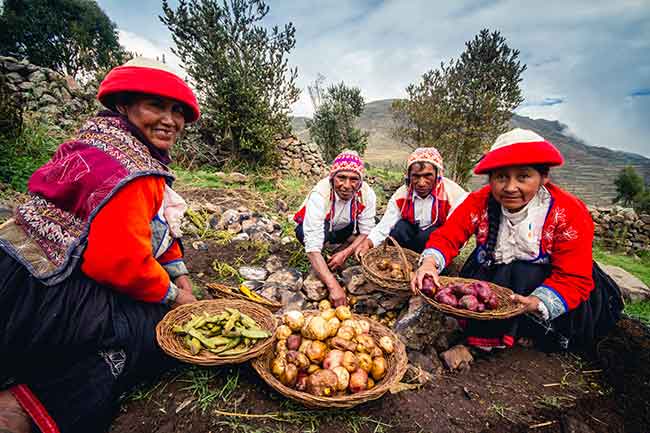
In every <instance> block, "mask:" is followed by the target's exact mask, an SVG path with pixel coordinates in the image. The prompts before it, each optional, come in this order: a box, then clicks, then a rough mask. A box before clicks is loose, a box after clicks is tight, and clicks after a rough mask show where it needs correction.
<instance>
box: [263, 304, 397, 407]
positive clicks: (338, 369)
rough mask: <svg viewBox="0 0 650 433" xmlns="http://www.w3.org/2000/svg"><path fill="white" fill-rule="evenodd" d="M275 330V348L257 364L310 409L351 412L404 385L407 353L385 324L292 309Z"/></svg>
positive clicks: (326, 310)
mask: <svg viewBox="0 0 650 433" xmlns="http://www.w3.org/2000/svg"><path fill="white" fill-rule="evenodd" d="M282 322H283V324H282V325H280V326H278V328H277V329H276V333H275V337H276V338H277V342H276V345H275V348H274V349H273V350H270V351H268V352H266V353H265V354H263V355H262V356H260V357H258V358H256V359H254V360H253V361H252V364H253V368H255V370H256V371H257V373H258V374H259V375H260V377H262V379H264V381H266V383H268V384H269V385H270V386H271V387H273V388H274V389H275V390H276V391H278V392H279V393H280V394H283V395H284V396H286V397H288V398H291V399H293V400H296V401H298V402H300V403H302V404H303V405H305V406H308V407H315V408H319V407H320V408H349V407H353V406H356V405H358V404H361V403H364V402H366V401H370V400H374V399H377V398H379V397H381V396H382V395H383V394H384V393H386V391H388V390H389V389H390V387H391V386H392V385H394V384H396V383H397V382H399V381H400V380H401V379H402V377H403V376H404V373H405V372H406V366H407V363H408V360H407V357H406V349H405V347H404V344H403V343H402V342H401V341H400V340H399V338H398V337H397V336H396V335H395V334H394V333H393V331H391V330H390V329H389V328H387V327H385V326H384V325H382V324H380V323H379V322H376V321H374V320H372V319H369V318H367V317H363V316H359V315H355V314H352V313H351V312H350V309H349V308H348V307H346V306H340V307H337V308H336V309H333V308H332V307H331V305H330V303H329V301H326V300H325V301H322V302H321V303H320V304H319V310H307V311H289V312H286V313H285V314H284V315H283V317H282Z"/></svg>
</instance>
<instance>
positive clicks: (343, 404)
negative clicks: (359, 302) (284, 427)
mask: <svg viewBox="0 0 650 433" xmlns="http://www.w3.org/2000/svg"><path fill="white" fill-rule="evenodd" d="M319 313H320V312H319V311H316V310H313V311H312V310H308V311H303V314H305V315H306V316H311V315H316V314H319ZM352 317H353V319H355V320H361V319H363V320H367V321H368V323H370V334H371V335H372V336H373V337H375V338H376V339H379V338H380V337H383V336H384V335H388V336H390V337H391V339H392V340H393V346H394V348H395V350H394V351H393V353H391V354H384V357H385V358H386V361H387V364H388V369H387V372H386V376H384V378H383V379H382V380H381V381H380V382H379V383H378V384H377V385H376V386H375V387H373V388H372V389H369V390H366V391H362V392H359V393H356V394H348V395H342V396H334V397H320V396H315V395H312V394H309V393H307V392H303V391H297V390H295V389H292V388H289V387H287V386H285V385H283V384H282V383H281V382H280V381H279V380H278V379H277V378H276V377H275V376H273V373H271V369H270V363H271V361H272V359H273V356H274V351H273V350H269V351H268V352H266V353H265V354H263V355H262V356H260V357H258V358H256V359H254V360H252V361H251V364H252V366H253V368H254V369H255V371H256V372H257V374H259V376H260V377H261V378H262V380H264V381H265V382H266V383H267V384H268V385H269V386H270V387H271V388H273V389H275V391H277V392H279V393H280V394H282V395H284V396H285V397H287V398H290V399H292V400H295V401H297V402H299V403H301V404H303V405H304V406H307V407H310V408H324V409H327V408H351V407H354V406H357V405H359V404H362V403H365V402H368V401H371V400H376V399H378V398H380V397H381V396H383V395H384V394H385V393H386V392H388V391H389V390H390V388H391V386H393V385H394V384H396V383H398V382H399V381H400V380H402V377H404V374H405V373H406V368H407V365H408V358H407V355H406V347H405V346H404V343H403V342H402V341H401V340H400V338H399V337H398V336H397V334H395V332H394V331H393V330H391V329H390V328H388V327H386V326H384V325H382V324H381V323H379V322H377V321H375V320H373V319H371V318H369V317H365V316H360V315H358V314H353V315H352Z"/></svg>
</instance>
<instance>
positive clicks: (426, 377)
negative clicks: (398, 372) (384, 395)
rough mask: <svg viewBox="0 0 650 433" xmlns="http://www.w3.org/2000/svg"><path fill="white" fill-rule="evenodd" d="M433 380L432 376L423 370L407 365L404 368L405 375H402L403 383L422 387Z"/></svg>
mask: <svg viewBox="0 0 650 433" xmlns="http://www.w3.org/2000/svg"><path fill="white" fill-rule="evenodd" d="M432 380H433V375H432V374H431V373H429V372H427V371H426V370H424V369H423V368H421V367H419V366H417V365H413V364H411V363H409V364H408V365H407V366H406V373H404V378H403V379H402V382H403V383H408V384H416V385H424V384H425V383H427V382H431V381H432Z"/></svg>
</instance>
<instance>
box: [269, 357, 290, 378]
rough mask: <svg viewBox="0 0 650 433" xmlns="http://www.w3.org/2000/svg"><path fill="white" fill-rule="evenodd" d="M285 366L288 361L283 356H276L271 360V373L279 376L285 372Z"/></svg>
mask: <svg viewBox="0 0 650 433" xmlns="http://www.w3.org/2000/svg"><path fill="white" fill-rule="evenodd" d="M285 368H287V361H286V359H285V358H283V357H276V358H275V359H274V360H273V361H272V362H271V373H273V376H275V377H278V378H279V377H280V376H281V375H282V373H284V370H285Z"/></svg>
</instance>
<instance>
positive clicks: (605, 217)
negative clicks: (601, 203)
mask: <svg viewBox="0 0 650 433" xmlns="http://www.w3.org/2000/svg"><path fill="white" fill-rule="evenodd" d="M591 216H592V218H593V219H594V223H595V237H596V240H597V241H600V242H602V243H603V244H604V245H605V246H606V247H609V248H613V249H621V250H623V251H625V252H631V253H638V252H641V251H646V252H650V215H648V214H641V215H637V213H636V212H635V211H634V210H633V209H629V208H623V207H620V206H614V207H608V208H605V207H596V208H592V209H591Z"/></svg>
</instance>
